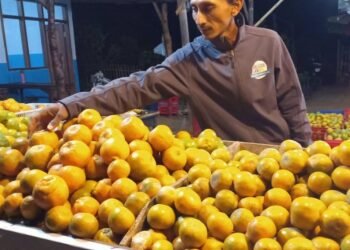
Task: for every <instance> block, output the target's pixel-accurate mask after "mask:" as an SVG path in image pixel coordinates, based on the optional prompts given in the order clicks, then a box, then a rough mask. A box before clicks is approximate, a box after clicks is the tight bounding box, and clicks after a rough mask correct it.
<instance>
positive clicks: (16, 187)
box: [2, 180, 22, 197]
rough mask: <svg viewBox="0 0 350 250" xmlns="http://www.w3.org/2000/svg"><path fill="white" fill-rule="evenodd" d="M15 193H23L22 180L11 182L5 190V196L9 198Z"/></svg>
mask: <svg viewBox="0 0 350 250" xmlns="http://www.w3.org/2000/svg"><path fill="white" fill-rule="evenodd" d="M13 193H22V188H21V181H20V180H14V181H10V182H8V183H7V184H6V185H5V187H4V189H3V194H2V195H3V196H4V197H7V196H9V195H10V194H13Z"/></svg>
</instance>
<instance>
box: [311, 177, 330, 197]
mask: <svg viewBox="0 0 350 250" xmlns="http://www.w3.org/2000/svg"><path fill="white" fill-rule="evenodd" d="M307 187H308V188H309V189H310V190H311V191H312V192H314V193H315V194H318V195H321V194H322V193H323V192H325V191H327V190H329V189H331V187H332V179H331V177H329V175H327V174H325V173H323V172H320V171H317V172H313V173H312V174H310V176H309V178H308V179H307Z"/></svg>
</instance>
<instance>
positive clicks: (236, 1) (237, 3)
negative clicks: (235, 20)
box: [232, 0, 244, 16]
mask: <svg viewBox="0 0 350 250" xmlns="http://www.w3.org/2000/svg"><path fill="white" fill-rule="evenodd" d="M243 4H244V0H233V3H232V16H237V15H238V14H239V13H240V12H241V9H242V8H243Z"/></svg>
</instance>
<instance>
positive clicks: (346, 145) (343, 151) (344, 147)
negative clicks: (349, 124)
mask: <svg viewBox="0 0 350 250" xmlns="http://www.w3.org/2000/svg"><path fill="white" fill-rule="evenodd" d="M338 157H339V161H340V163H341V164H342V165H346V166H350V140H346V141H343V142H342V143H341V144H340V145H339V148H338Z"/></svg>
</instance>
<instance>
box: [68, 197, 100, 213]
mask: <svg viewBox="0 0 350 250" xmlns="http://www.w3.org/2000/svg"><path fill="white" fill-rule="evenodd" d="M99 206H100V203H99V202H98V201H97V200H96V199H95V198H92V197H89V196H84V197H80V198H78V199H76V200H75V202H74V203H73V205H72V212H73V214H76V213H90V214H92V215H96V214H97V211H98V208H99Z"/></svg>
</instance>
